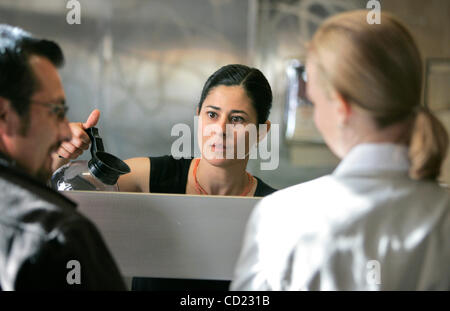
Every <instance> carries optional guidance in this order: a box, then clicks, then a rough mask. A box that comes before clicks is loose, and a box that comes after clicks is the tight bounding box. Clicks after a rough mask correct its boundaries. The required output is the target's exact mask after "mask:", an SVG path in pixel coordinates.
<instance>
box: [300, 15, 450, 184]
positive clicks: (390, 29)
mask: <svg viewBox="0 0 450 311" xmlns="http://www.w3.org/2000/svg"><path fill="white" fill-rule="evenodd" d="M366 16H367V11H364V10H361V11H351V12H347V13H343V14H339V15H336V16H333V17H331V18H330V19H328V20H326V21H325V22H324V24H322V25H321V26H320V28H319V29H318V30H317V32H316V33H315V35H314V37H313V39H312V41H311V42H310V45H309V48H308V58H307V71H308V96H309V97H310V99H311V100H312V102H313V103H314V104H315V122H316V125H317V127H318V129H319V131H320V132H321V133H322V135H323V136H324V138H325V141H326V142H327V144H328V145H329V146H330V148H331V149H332V150H333V151H334V152H335V153H336V154H337V155H338V156H340V157H344V156H345V154H346V153H347V152H348V151H349V150H350V149H351V148H352V147H353V146H355V145H356V144H358V143H363V142H394V143H402V144H406V145H409V147H410V149H409V150H410V160H411V170H410V175H411V177H412V178H414V179H436V178H437V177H438V176H439V172H440V168H441V164H442V161H443V159H444V158H445V153H446V150H447V146H448V135H447V133H446V131H445V128H444V127H443V126H442V124H441V123H440V122H439V121H438V120H437V119H436V118H435V117H434V116H433V115H432V114H431V113H430V112H429V111H427V110H426V109H424V108H422V107H421V104H420V102H421V92H422V61H421V57H420V53H419V50H418V48H417V45H416V44H415V42H414V39H413V38H412V36H411V34H410V33H409V32H408V30H407V29H406V28H405V26H403V25H402V24H401V23H400V22H399V21H398V20H397V19H396V18H394V17H393V16H392V15H389V14H386V13H382V17H381V24H368V23H367V20H366Z"/></svg>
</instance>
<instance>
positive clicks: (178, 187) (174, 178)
mask: <svg viewBox="0 0 450 311" xmlns="http://www.w3.org/2000/svg"><path fill="white" fill-rule="evenodd" d="M150 161H151V164H150V192H151V193H178V194H185V193H186V184H187V181H188V174H189V166H190V165H191V162H192V159H184V158H180V159H175V158H174V157H172V156H171V155H166V156H162V157H150ZM254 177H255V178H256V180H257V181H258V184H257V185H256V190H255V197H264V196H266V195H269V194H271V193H273V192H275V191H277V190H276V189H274V188H272V187H270V186H269V185H267V184H266V183H265V182H263V181H262V180H261V179H259V178H258V177H256V176H254Z"/></svg>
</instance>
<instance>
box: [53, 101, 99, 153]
mask: <svg viewBox="0 0 450 311" xmlns="http://www.w3.org/2000/svg"><path fill="white" fill-rule="evenodd" d="M99 118H100V110H98V109H95V110H94V111H92V112H91V114H90V115H89V117H88V118H87V120H86V122H84V123H81V122H71V123H69V126H70V129H71V132H72V139H71V140H70V141H67V142H63V143H62V144H61V146H60V147H59V149H58V151H57V152H56V153H57V154H58V155H59V156H60V157H63V158H64V159H68V160H73V159H76V158H78V157H79V156H80V155H81V154H82V153H83V152H84V151H85V150H87V149H89V145H90V143H91V140H90V138H89V136H88V134H87V133H86V131H85V130H86V129H88V128H90V127H93V126H95V125H97V123H98V120H99Z"/></svg>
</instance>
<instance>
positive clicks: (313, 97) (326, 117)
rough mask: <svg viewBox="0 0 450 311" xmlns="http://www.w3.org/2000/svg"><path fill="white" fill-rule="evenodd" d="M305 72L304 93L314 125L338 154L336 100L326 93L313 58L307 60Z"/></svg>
mask: <svg viewBox="0 0 450 311" xmlns="http://www.w3.org/2000/svg"><path fill="white" fill-rule="evenodd" d="M306 72H307V75H308V82H307V86H306V93H307V96H308V98H309V100H310V101H311V102H312V103H313V105H314V122H315V124H316V127H317V129H318V130H319V132H320V133H321V134H322V136H323V138H324V140H325V142H326V144H327V145H328V147H330V149H331V151H333V153H335V154H336V155H337V156H340V151H339V139H340V138H339V133H340V131H339V122H338V121H339V120H338V117H339V114H338V109H336V105H337V102H336V101H334V100H333V99H332V98H331V97H330V96H331V95H330V94H328V93H327V91H326V87H325V86H324V85H322V83H321V82H322V81H321V79H320V77H319V72H318V71H317V67H316V65H315V63H314V61H313V60H309V61H308V62H307V64H306Z"/></svg>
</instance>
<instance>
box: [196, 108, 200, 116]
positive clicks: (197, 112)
mask: <svg viewBox="0 0 450 311" xmlns="http://www.w3.org/2000/svg"><path fill="white" fill-rule="evenodd" d="M199 112H200V111H199V110H198V106H197V109H195V115H197V116H198V114H199Z"/></svg>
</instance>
